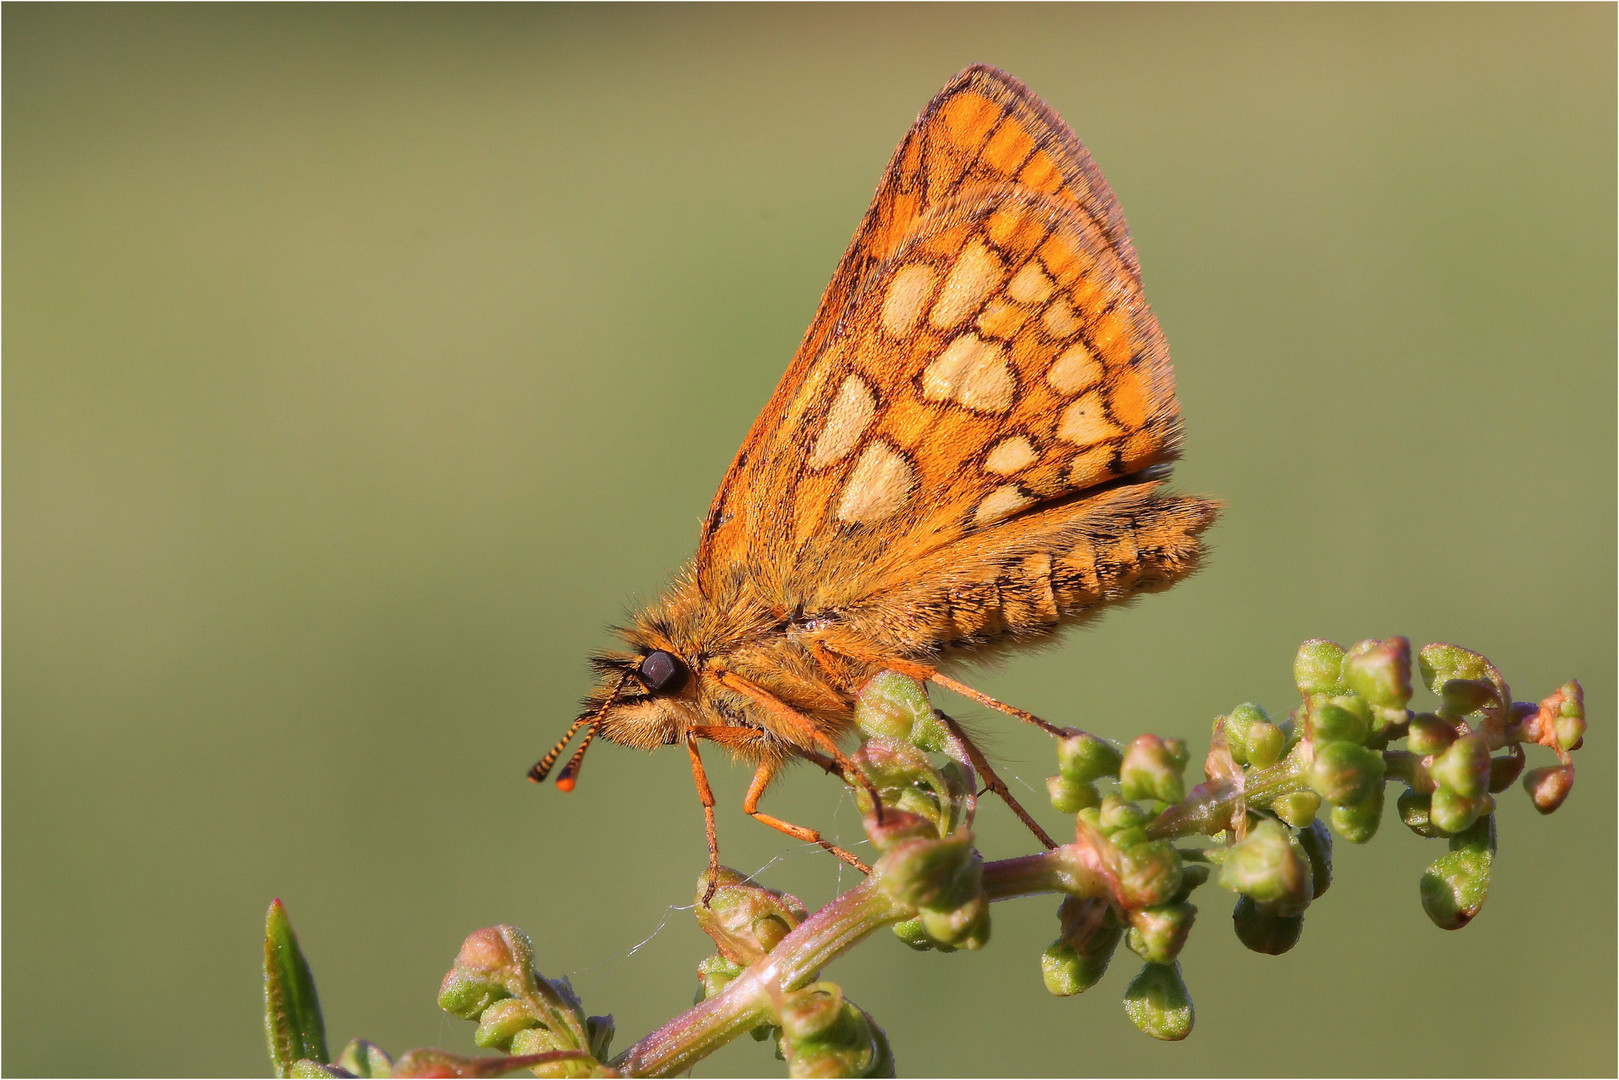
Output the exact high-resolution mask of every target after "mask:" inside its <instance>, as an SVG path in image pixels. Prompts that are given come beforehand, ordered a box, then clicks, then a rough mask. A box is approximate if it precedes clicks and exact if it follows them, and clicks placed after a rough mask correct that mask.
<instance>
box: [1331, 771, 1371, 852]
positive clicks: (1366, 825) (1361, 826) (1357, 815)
mask: <svg viewBox="0 0 1619 1080" xmlns="http://www.w3.org/2000/svg"><path fill="white" fill-rule="evenodd" d="M1328 817H1329V818H1330V819H1331V821H1332V827H1333V828H1334V829H1336V830H1337V831H1338V835H1339V836H1341V837H1343V838H1344V839H1345V840H1348V841H1349V842H1350V843H1351V844H1364V843H1367V842H1369V841H1370V840H1371V838H1372V837H1374V836H1376V835H1377V827H1378V826H1379V825H1381V824H1382V823H1383V785H1382V784H1379V785H1377V786H1376V787H1375V788H1373V789H1372V793H1371V794H1370V795H1369V796H1367V797H1366V798H1365V799H1363V800H1362V801H1360V802H1358V803H1345V804H1344V805H1342V806H1334V807H1333V808H1332V811H1331V813H1330V814H1329V815H1328Z"/></svg>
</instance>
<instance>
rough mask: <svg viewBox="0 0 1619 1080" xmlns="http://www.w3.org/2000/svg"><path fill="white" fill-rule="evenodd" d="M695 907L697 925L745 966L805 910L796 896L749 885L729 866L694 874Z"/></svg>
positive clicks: (773, 943) (785, 932) (771, 946)
mask: <svg viewBox="0 0 1619 1080" xmlns="http://www.w3.org/2000/svg"><path fill="white" fill-rule="evenodd" d="M711 885H712V886H713V894H712V895H709V888H710V886H711ZM705 896H706V897H708V902H707V903H704V902H703V898H704V897H705ZM695 912H696V915H697V926H698V928H699V929H701V930H702V931H703V933H705V934H707V935H708V936H709V937H711V938H713V939H714V944H715V945H717V946H718V947H719V950H720V953H721V954H722V955H724V956H725V958H726V959H728V960H730V961H732V962H733V963H737V964H741V965H743V966H744V967H746V966H747V965H748V964H751V963H753V962H754V961H755V960H758V959H760V958H762V957H763V956H764V955H765V954H766V953H768V952H769V951H770V950H771V949H774V948H775V947H776V944H777V943H778V942H779V941H781V939H782V938H784V937H786V936H787V935H788V934H789V933H791V932H792V929H793V928H794V927H795V926H797V925H798V924H799V923H801V922H803V921H804V918H805V915H806V911H805V908H804V904H803V902H802V901H800V900H799V899H798V897H796V896H791V895H789V894H788V893H784V892H776V891H775V890H773V889H766V888H764V887H763V886H760V885H754V884H752V883H751V882H750V881H749V880H748V879H747V878H745V877H744V876H743V875H741V874H739V873H737V872H736V871H735V870H732V869H731V868H730V867H728V866H721V867H719V868H717V869H716V870H705V871H703V874H702V876H701V877H699V878H698V879H697V907H696V908H695Z"/></svg>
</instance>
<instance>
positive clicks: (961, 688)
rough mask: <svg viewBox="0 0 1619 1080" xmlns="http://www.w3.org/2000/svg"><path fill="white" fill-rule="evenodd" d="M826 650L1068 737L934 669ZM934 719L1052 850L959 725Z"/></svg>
mask: <svg viewBox="0 0 1619 1080" xmlns="http://www.w3.org/2000/svg"><path fill="white" fill-rule="evenodd" d="M817 644H819V643H817ZM826 651H827V652H833V653H838V654H841V655H844V656H848V657H849V658H850V659H852V660H859V661H865V662H868V663H872V664H878V665H881V666H882V667H884V668H886V669H887V670H889V671H895V672H898V673H899V674H901V675H907V676H909V677H911V678H913V679H917V680H920V681H927V682H934V683H937V684H938V685H940V686H942V687H944V688H945V689H947V690H953V691H955V692H956V693H958V694H960V695H961V696H962V697H965V698H968V699H969V700H972V701H976V702H978V703H979V704H981V705H988V706H989V707H990V708H992V709H999V710H1000V711H1001V712H1004V713H1006V714H1008V715H1010V716H1015V717H1017V718H1018V719H1019V720H1023V721H1026V722H1027V723H1030V724H1033V725H1035V726H1036V727H1038V728H1039V729H1040V730H1042V731H1044V732H1046V733H1048V734H1050V735H1054V736H1056V737H1058V738H1062V737H1064V736H1066V735H1068V734H1069V732H1068V731H1066V730H1064V729H1063V728H1060V727H1058V726H1057V725H1055V724H1052V723H1049V722H1048V721H1045V720H1042V719H1040V718H1039V717H1038V716H1036V715H1034V714H1033V713H1031V712H1025V711H1024V710H1022V709H1019V708H1017V707H1016V706H1013V705H1008V704H1006V703H1005V702H1002V701H997V700H995V699H994V698H992V697H990V696H989V695H988V694H984V693H980V692H979V691H977V690H974V689H973V688H972V687H970V686H966V685H964V684H962V683H959V682H957V681H956V680H954V679H952V678H950V677H949V676H947V675H941V674H940V673H939V671H938V669H936V668H932V667H929V666H928V665H926V664H919V663H916V662H915V661H912V660H901V659H899V658H897V657H881V656H877V655H876V654H872V653H867V652H866V651H865V650H863V649H858V648H853V647H846V646H833V647H830V648H828V649H827V650H826ZM816 656H817V659H819V660H820V661H821V664H822V666H826V665H827V661H826V658H825V657H824V656H823V655H821V654H820V653H819V652H817V653H816ZM938 716H939V717H940V719H942V720H943V721H944V723H945V724H946V725H947V726H948V727H949V728H950V731H951V734H953V735H954V736H955V737H956V738H957V739H959V740H960V741H961V745H962V748H963V749H965V750H966V752H967V759H968V760H969V761H971V762H972V766H973V768H974V769H975V770H977V772H978V774H979V775H980V776H982V777H983V778H984V784H985V785H986V786H987V787H988V788H989V790H990V791H992V792H994V793H995V795H997V796H998V797H999V798H1000V800H1001V801H1002V802H1004V803H1006V805H1007V806H1008V807H1009V808H1010V809H1011V811H1012V813H1014V814H1016V815H1017V817H1018V820H1019V821H1021V822H1023V824H1024V825H1025V826H1027V827H1028V830H1029V831H1030V832H1031V833H1033V834H1034V836H1035V839H1037V840H1039V841H1040V842H1041V843H1042V844H1044V845H1045V846H1046V848H1047V850H1050V849H1052V848H1055V847H1056V846H1057V845H1056V843H1055V842H1054V841H1053V840H1052V839H1051V837H1050V836H1049V835H1048V834H1047V833H1046V831H1045V830H1044V829H1042V828H1041V827H1040V823H1039V822H1037V821H1035V820H1034V818H1033V817H1032V816H1031V815H1030V814H1029V812H1028V811H1027V810H1025V809H1024V808H1023V804H1021V803H1019V802H1018V801H1017V799H1015V798H1013V796H1012V792H1011V791H1010V790H1008V789H1007V786H1006V784H1005V783H1004V782H1003V781H1002V780H1001V778H1000V777H999V776H997V775H996V774H995V770H994V769H993V768H991V767H990V764H989V759H988V758H986V757H984V754H983V752H982V751H981V750H979V749H978V747H977V746H976V745H975V744H974V743H973V741H972V739H971V738H969V737H968V736H967V733H966V732H965V731H963V730H962V729H961V727H960V725H958V724H957V723H956V722H955V721H954V720H952V719H951V718H950V717H948V716H946V715H945V714H944V713H942V712H941V713H938Z"/></svg>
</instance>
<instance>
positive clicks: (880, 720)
mask: <svg viewBox="0 0 1619 1080" xmlns="http://www.w3.org/2000/svg"><path fill="white" fill-rule="evenodd" d="M854 722H855V727H856V728H858V729H859V730H860V732H861V734H863V735H865V736H866V737H867V738H871V737H873V736H876V737H879V738H884V739H892V740H894V741H895V742H904V743H911V742H914V740H913V738H912V735H913V733H915V732H916V731H917V729H918V728H923V729H926V728H927V727H929V726H931V725H936V724H937V723H938V721H937V720H935V719H934V716H933V706H932V705H930V704H929V703H928V692H927V688H926V687H924V686H923V685H922V684H921V683H919V682H917V681H916V680H915V679H912V678H910V677H909V676H906V675H900V674H897V673H896V672H892V671H884V672H882V673H881V674H878V675H876V676H874V677H872V678H871V679H870V680H869V681H867V683H866V685H865V686H863V687H861V689H860V696H859V699H858V700H857V701H856V702H855V707H854ZM924 749H928V750H935V749H936V748H934V747H925V748H924Z"/></svg>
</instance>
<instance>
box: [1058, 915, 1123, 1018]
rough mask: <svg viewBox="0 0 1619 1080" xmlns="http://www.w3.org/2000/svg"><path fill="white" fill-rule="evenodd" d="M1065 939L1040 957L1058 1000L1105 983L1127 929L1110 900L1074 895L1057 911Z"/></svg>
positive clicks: (1062, 938)
mask: <svg viewBox="0 0 1619 1080" xmlns="http://www.w3.org/2000/svg"><path fill="white" fill-rule="evenodd" d="M1057 917H1058V918H1059V919H1060V920H1061V922H1062V936H1061V937H1059V938H1058V939H1057V940H1056V941H1054V942H1052V943H1051V947H1050V948H1048V949H1047V950H1046V951H1045V952H1044V953H1043V954H1041V957H1040V973H1041V975H1042V977H1043V978H1044V979H1045V983H1046V989H1047V990H1049V991H1051V992H1052V993H1053V994H1055V995H1057V996H1058V997H1069V996H1071V995H1073V994H1078V993H1083V992H1084V991H1086V990H1089V989H1090V988H1091V987H1093V986H1095V985H1096V984H1097V983H1098V982H1099V981H1101V978H1102V976H1103V975H1104V974H1105V973H1106V972H1107V966H1108V963H1109V962H1110V961H1111V960H1112V959H1113V953H1114V951H1115V950H1116V949H1117V948H1118V947H1119V941H1120V939H1122V938H1123V937H1124V931H1125V927H1124V924H1123V923H1121V922H1120V921H1119V919H1118V916H1117V915H1115V914H1114V913H1113V908H1112V906H1111V905H1110V904H1108V902H1107V901H1106V900H1101V899H1096V898H1089V899H1086V898H1081V897H1078V896H1070V897H1068V898H1067V899H1065V900H1064V901H1063V902H1062V906H1061V907H1059V908H1058V909H1057Z"/></svg>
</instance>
